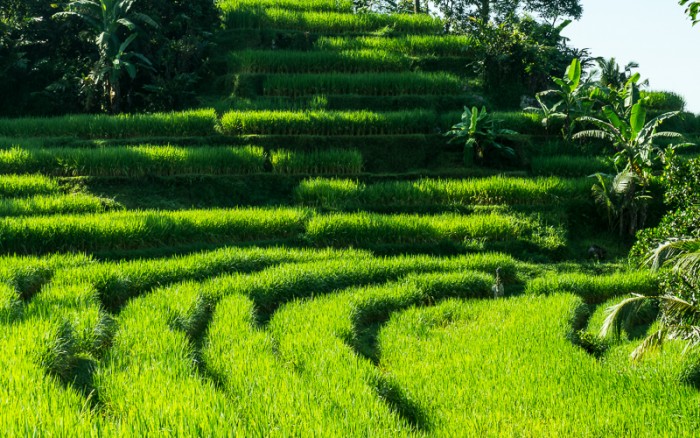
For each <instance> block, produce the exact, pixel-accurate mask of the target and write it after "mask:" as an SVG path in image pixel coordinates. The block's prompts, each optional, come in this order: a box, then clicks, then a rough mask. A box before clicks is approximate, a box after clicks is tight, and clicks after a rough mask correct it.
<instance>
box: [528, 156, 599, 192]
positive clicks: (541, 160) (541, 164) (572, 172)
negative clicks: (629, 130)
mask: <svg viewBox="0 0 700 438" xmlns="http://www.w3.org/2000/svg"><path fill="white" fill-rule="evenodd" d="M530 165H531V168H532V174H533V175H536V176H560V177H565V178H578V177H585V176H591V175H593V174H595V173H609V172H611V170H612V165H611V164H610V163H608V162H607V160H605V159H603V158H598V157H585V156H566V155H559V156H551V157H533V158H532V161H531V163H530ZM593 182H595V181H594V180H593V179H591V186H592V185H593Z"/></svg>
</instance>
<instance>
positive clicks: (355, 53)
mask: <svg viewBox="0 0 700 438" xmlns="http://www.w3.org/2000/svg"><path fill="white" fill-rule="evenodd" d="M229 65H230V68H229V69H230V71H232V72H240V73H330V72H339V73H367V72H399V71H406V70H409V69H410V67H411V60H410V59H409V58H407V57H405V56H401V55H396V54H392V53H389V52H385V51H380V50H347V51H341V52H316V51H309V52H301V51H299V52H295V51H286V50H282V51H278V50H273V51H271V50H246V51H240V52H233V53H232V54H231V55H230V56H229Z"/></svg>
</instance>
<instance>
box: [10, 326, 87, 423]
mask: <svg viewBox="0 0 700 438" xmlns="http://www.w3.org/2000/svg"><path fill="white" fill-rule="evenodd" d="M59 329H60V326H59V325H56V324H54V323H53V322H51V321H49V320H46V319H33V320H31V321H27V322H24V323H21V324H11V325H6V326H2V329H1V330H0V352H1V354H0V410H2V415H0V428H1V429H2V430H3V433H4V434H7V435H8V436H22V435H25V434H31V433H44V434H52V435H63V436H68V435H72V434H79V435H81V436H96V435H97V430H98V427H96V426H95V424H96V423H98V422H99V416H97V415H95V414H94V413H93V412H92V411H91V410H89V409H85V404H86V400H85V397H84V396H83V395H82V394H81V393H80V392H79V391H78V390H76V389H75V388H73V387H72V386H67V385H65V384H64V383H62V382H61V381H60V380H59V379H57V378H56V377H55V376H53V375H50V374H47V368H45V367H44V365H43V364H42V363H41V359H42V357H43V358H47V357H48V354H47V353H43V354H42V352H44V351H46V350H45V348H48V346H49V345H50V344H52V341H55V339H56V337H57V335H58V333H59ZM53 346H54V347H55V348H60V347H59V344H57V343H56V342H53Z"/></svg>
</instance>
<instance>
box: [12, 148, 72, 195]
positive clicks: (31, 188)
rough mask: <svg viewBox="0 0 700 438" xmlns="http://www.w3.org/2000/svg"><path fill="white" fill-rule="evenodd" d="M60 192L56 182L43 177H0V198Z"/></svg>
mask: <svg viewBox="0 0 700 438" xmlns="http://www.w3.org/2000/svg"><path fill="white" fill-rule="evenodd" d="M1 154H2V152H0V155H1ZM60 192H61V189H60V187H59V185H58V182H57V181H56V180H55V179H52V178H48V177H46V176H43V175H0V198H19V197H23V196H34V195H57V194H59V193H60Z"/></svg>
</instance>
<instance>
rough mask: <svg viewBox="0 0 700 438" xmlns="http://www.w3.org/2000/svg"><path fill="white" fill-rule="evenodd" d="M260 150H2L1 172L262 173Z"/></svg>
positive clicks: (261, 152) (103, 173)
mask: <svg viewBox="0 0 700 438" xmlns="http://www.w3.org/2000/svg"><path fill="white" fill-rule="evenodd" d="M264 162H265V157H264V153H263V149H262V148H259V147H253V146H247V147H234V148H227V147H201V148H183V147H174V146H132V147H108V148H97V149H85V148H55V149H20V148H13V149H10V150H6V151H0V173H26V172H42V173H44V174H52V175H59V176H83V175H84V176H126V177H142V176H149V175H182V174H197V173H205V174H215V175H216V174H229V175H230V174H250V173H259V172H263V166H264Z"/></svg>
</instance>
